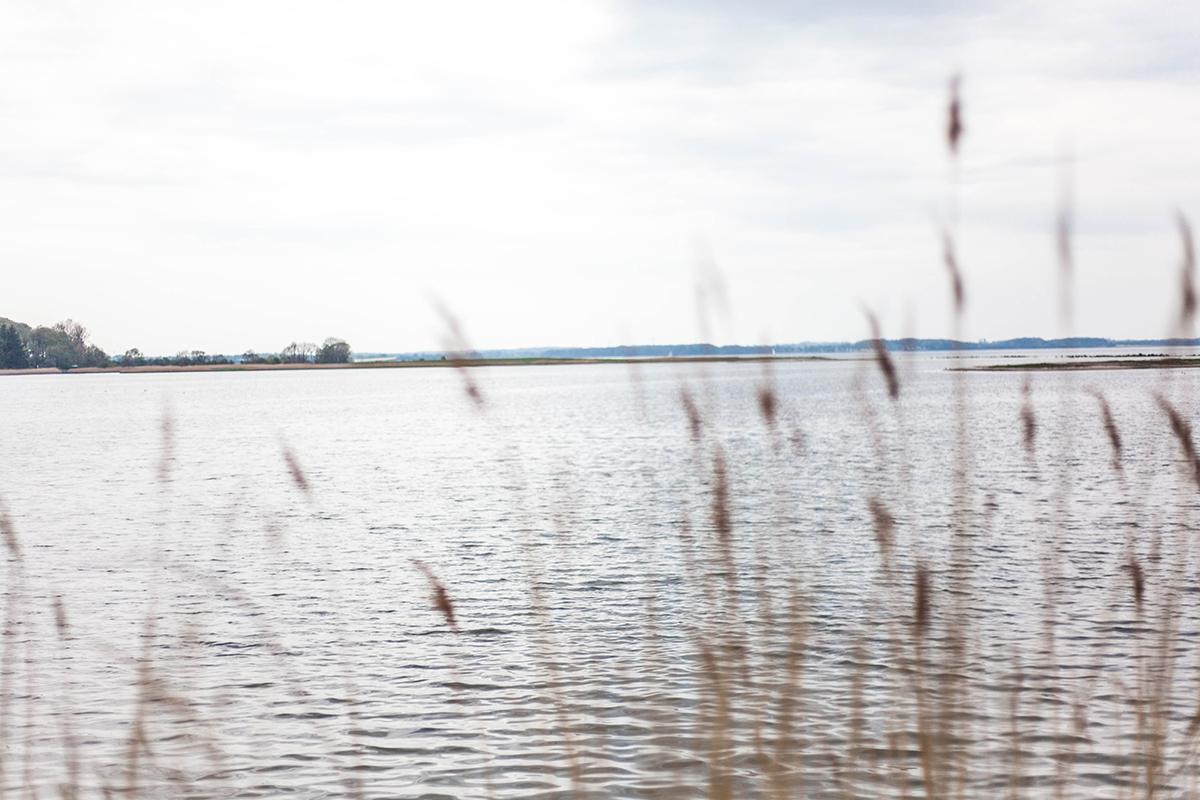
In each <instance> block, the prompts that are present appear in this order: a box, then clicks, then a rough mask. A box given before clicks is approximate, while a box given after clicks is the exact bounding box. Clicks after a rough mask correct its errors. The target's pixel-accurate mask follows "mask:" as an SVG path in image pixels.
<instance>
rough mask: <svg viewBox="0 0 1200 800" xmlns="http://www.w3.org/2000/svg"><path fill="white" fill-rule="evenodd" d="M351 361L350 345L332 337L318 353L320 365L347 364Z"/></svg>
mask: <svg viewBox="0 0 1200 800" xmlns="http://www.w3.org/2000/svg"><path fill="white" fill-rule="evenodd" d="M349 361H350V345H348V344H346V343H345V342H344V341H342V340H341V339H335V338H333V337H332V336H331V337H329V338H328V339H326V340H325V344H323V345H321V349H320V350H318V351H317V363H318V364H345V363H348V362H349Z"/></svg>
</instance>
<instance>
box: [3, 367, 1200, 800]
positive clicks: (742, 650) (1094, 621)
mask: <svg viewBox="0 0 1200 800" xmlns="http://www.w3.org/2000/svg"><path fill="white" fill-rule="evenodd" d="M949 363H950V362H949V361H948V360H947V359H944V358H939V357H933V356H920V357H914V358H912V359H908V360H902V361H901V362H899V369H900V377H901V382H902V389H901V396H900V398H899V400H898V401H895V402H893V401H892V400H890V399H889V398H888V397H887V395H886V392H885V389H884V387H883V383H882V381H881V379H880V377H879V375H878V373H877V370H876V369H875V367H874V366H873V365H872V364H870V363H861V362H830V363H819V362H804V363H776V364H773V365H772V366H771V367H770V369H769V370H768V371H764V367H763V366H762V365H759V364H713V365H674V364H672V365H665V364H646V365H641V366H640V367H636V368H631V367H629V366H627V365H596V366H569V367H568V366H560V367H522V368H487V369H478V370H474V371H473V372H472V376H473V380H474V381H475V383H476V384H477V386H478V387H479V389H480V391H481V392H482V397H483V403H482V404H481V405H477V404H475V403H474V402H472V400H471V399H470V398H469V396H468V395H467V394H466V392H464V384H463V376H462V375H460V374H458V373H456V372H455V371H453V370H447V369H404V370H400V369H392V370H356V371H337V372H321V371H313V372H258V373H188V374H142V375H65V376H30V377H5V378H0V401H2V402H3V408H4V421H5V424H4V425H3V432H2V433H0V498H2V499H3V501H4V503H5V505H6V507H7V511H8V514H9V517H10V519H11V522H12V526H13V527H14V528H15V531H16V536H17V542H18V544H19V548H20V557H19V558H15V557H13V554H12V552H11V550H10V551H9V552H8V556H9V557H8V559H7V565H6V573H5V580H6V594H5V615H6V617H5V619H6V621H5V629H4V632H5V636H4V637H3V642H2V645H3V650H2V652H0V659H2V662H0V675H2V677H3V683H2V685H0V703H3V706H2V707H0V720H2V721H0V725H2V726H3V730H0V737H2V743H3V750H2V751H0V757H2V759H3V760H2V762H0V767H2V768H3V770H4V774H3V781H4V785H5V786H7V787H8V789H9V790H10V791H16V790H19V789H21V788H30V787H33V788H36V793H37V796H42V797H46V796H56V795H58V794H63V795H64V796H65V795H68V794H70V792H71V790H72V787H78V788H79V793H80V794H81V795H82V796H88V797H90V796H101V795H102V794H103V792H104V791H105V790H106V789H110V790H113V791H121V790H124V791H130V790H132V791H134V792H143V793H145V795H146V796H153V797H164V796H188V797H192V796H196V797H259V796H261V797H275V796H283V795H286V796H292V797H300V798H317V797H371V798H384V797H452V798H468V797H470V798H474V797H498V798H518V797H520V798H525V797H575V796H579V797H583V796H596V797H660V796H664V797H701V796H729V797H774V796H813V797H835V796H836V797H847V796H864V797H865V796H871V797H878V796H896V797H899V796H911V797H917V796H924V792H925V789H924V788H923V787H924V782H925V781H927V780H928V781H932V783H933V792H934V794H935V796H939V797H949V796H958V795H961V796H971V797H993V796H997V793H1000V794H1005V795H1007V794H1009V793H1012V794H1014V795H1015V796H1029V797H1043V796H1045V797H1050V796H1055V793H1056V791H1057V789H1061V790H1062V791H1063V792H1064V793H1065V794H1066V795H1067V796H1072V797H1109V796H1111V797H1128V796H1143V795H1145V794H1147V791H1146V786H1145V784H1146V782H1147V781H1151V782H1157V783H1161V786H1160V788H1159V789H1158V790H1157V793H1158V794H1159V795H1162V796H1178V795H1184V794H1187V796H1194V795H1193V794H1189V793H1194V792H1195V790H1196V784H1197V770H1196V763H1195V752H1194V749H1195V745H1196V741H1195V737H1194V736H1193V735H1191V734H1192V732H1191V731H1190V729H1189V725H1190V723H1191V720H1192V719H1193V717H1194V716H1195V714H1196V713H1197V699H1198V698H1200V687H1198V684H1197V671H1198V668H1200V653H1198V651H1197V647H1196V645H1197V642H1196V636H1197V633H1198V631H1200V611H1198V609H1197V598H1198V592H1197V589H1198V587H1200V582H1198V581H1197V571H1196V567H1197V563H1196V562H1197V559H1196V557H1195V555H1194V553H1195V551H1196V548H1195V546H1194V545H1195V542H1193V541H1192V538H1193V537H1194V536H1195V534H1194V533H1193V532H1192V531H1193V528H1194V524H1195V522H1196V521H1197V511H1198V508H1200V507H1198V505H1197V497H1198V493H1197V483H1196V480H1195V478H1194V476H1193V474H1192V473H1190V472H1189V471H1188V469H1189V468H1188V467H1187V465H1186V464H1185V463H1183V452H1184V450H1183V448H1182V447H1181V445H1180V443H1179V441H1178V440H1177V439H1176V438H1175V436H1173V434H1172V432H1171V428H1170V425H1169V423H1168V417H1167V415H1166V413H1165V412H1164V410H1163V409H1162V407H1161V406H1160V404H1159V402H1158V401H1157V400H1156V399H1155V396H1156V393H1157V394H1158V395H1161V396H1163V397H1165V398H1169V400H1170V402H1172V403H1173V404H1174V405H1175V407H1176V408H1177V409H1178V410H1179V412H1180V413H1181V415H1182V418H1184V419H1186V420H1193V419H1194V418H1195V414H1194V412H1195V410H1196V409H1195V406H1194V404H1193V401H1192V398H1193V397H1194V396H1195V394H1196V388H1197V387H1196V377H1195V375H1194V373H1192V372H1190V371H1176V372H1170V373H1164V372H1160V371H1156V370H1145V371H1125V372H1086V373H1072V374H1065V373H1059V374H1049V373H1040V374H1035V375H1033V376H1032V382H1031V384H1030V393H1029V395H1028V397H1029V400H1028V402H1029V407H1030V408H1031V410H1032V414H1033V416H1032V420H1033V422H1034V427H1033V431H1034V434H1035V435H1034V438H1033V440H1032V448H1031V449H1027V448H1026V446H1025V442H1024V434H1023V431H1024V426H1023V422H1022V410H1021V409H1022V404H1023V403H1024V402H1025V399H1024V397H1025V395H1023V391H1022V386H1023V383H1024V381H1025V376H1024V375H1020V374H984V373H971V374H961V373H950V372H947V371H946V369H945V368H946V367H947V366H948V365H949ZM972 363H975V362H974V361H973V362H972ZM764 387H770V389H771V395H770V396H771V397H772V398H773V399H774V403H773V407H774V413H773V415H772V416H771V417H770V419H769V420H768V419H767V418H766V417H764V414H763V413H762V403H761V402H760V396H761V392H762V390H763V389H764ZM1093 389H1099V390H1101V391H1102V392H1103V393H1104V395H1105V396H1106V397H1107V400H1108V402H1109V404H1110V405H1111V409H1112V414H1113V417H1114V420H1115V422H1116V425H1117V426H1118V429H1119V431H1120V435H1121V437H1122V445H1123V447H1122V453H1121V460H1120V465H1121V469H1120V470H1118V469H1116V468H1115V467H1114V465H1113V450H1112V447H1111V444H1110V441H1109V438H1108V436H1107V435H1106V433H1105V428H1104V425H1103V423H1102V419H1101V415H1100V413H1099V403H1098V402H1097V400H1096V399H1095V398H1094V397H1093V396H1092V395H1091V394H1090V393H1089V392H1090V391H1091V390H1093ZM768 405H770V404H768ZM689 408H690V409H692V410H691V411H689ZM287 452H290V453H292V454H293V455H294V459H295V461H296V463H297V464H298V465H299V468H300V469H301V470H302V472H303V476H304V479H305V481H306V483H307V487H308V491H307V492H306V491H304V490H303V489H302V487H301V486H300V485H299V484H298V482H297V481H296V480H295V479H294V477H293V474H292V471H291V470H290V469H289V465H288V462H287V458H286V456H285V453H287ZM722 487H724V489H725V490H726V491H723V489H722ZM873 509H874V513H873ZM725 518H727V519H728V520H729V524H728V525H727V526H726V525H725V524H723V523H722V522H721V520H722V519H725ZM889 519H890V520H891V523H890V524H889ZM881 542H882V543H883V544H881ZM414 558H415V559H418V560H419V561H420V562H422V563H423V564H425V565H427V566H428V567H429V569H431V570H432V571H433V573H435V574H436V575H437V577H438V578H439V579H440V581H441V582H442V584H444V586H445V588H446V591H447V592H448V594H449V596H450V597H451V599H452V601H453V604H454V611H455V614H456V623H457V631H456V630H454V629H452V628H451V627H450V625H449V624H448V622H447V620H446V619H445V618H444V617H443V616H442V615H441V613H440V612H439V611H438V609H437V608H436V607H435V605H434V603H432V602H431V585H430V582H429V581H428V579H427V578H426V577H425V575H424V574H423V573H422V572H421V571H420V570H419V569H418V568H417V567H416V566H415V565H414V563H413V561H412V559H414ZM1131 565H1132V566H1131ZM1135 577H1136V578H1137V579H1136V580H1135ZM1135 584H1140V586H1141V587H1142V588H1141V591H1140V596H1141V601H1140V603H1139V602H1138V601H1137V595H1136V593H1135V591H1134V587H1135ZM918 595H920V596H922V597H923V598H925V599H924V602H923V603H922V602H920V601H918ZM56 607H57V608H58V609H60V610H61V611H62V618H61V620H59V619H58V618H57V617H56ZM918 609H922V610H921V611H920V613H918ZM59 622H61V623H62V624H61V625H60V624H59ZM1056 787H1057V789H1056ZM14 796H24V795H21V794H17V795H14ZM29 796H33V795H32V794H31V795H29Z"/></svg>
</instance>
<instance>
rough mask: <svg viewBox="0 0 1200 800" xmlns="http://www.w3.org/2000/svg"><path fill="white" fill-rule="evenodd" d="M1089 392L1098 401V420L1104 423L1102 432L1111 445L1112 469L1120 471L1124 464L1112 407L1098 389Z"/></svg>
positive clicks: (1119, 436) (1119, 435) (1119, 434)
mask: <svg viewBox="0 0 1200 800" xmlns="http://www.w3.org/2000/svg"><path fill="white" fill-rule="evenodd" d="M1091 394H1092V397H1095V398H1096V400H1097V401H1098V402H1099V403H1100V421H1101V422H1103V423H1104V432H1105V433H1106V434H1108V443H1109V445H1111V446H1112V451H1113V458H1112V465H1113V469H1115V470H1116V471H1117V472H1122V471H1123V470H1124V464H1123V461H1122V459H1121V433H1120V431H1118V430H1117V423H1116V420H1114V419H1113V415H1112V409H1111V408H1110V407H1109V405H1108V400H1107V399H1106V398H1105V397H1104V395H1103V394H1102V393H1101V392H1100V390H1099V389H1092V390H1091Z"/></svg>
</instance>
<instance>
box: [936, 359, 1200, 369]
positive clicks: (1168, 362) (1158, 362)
mask: <svg viewBox="0 0 1200 800" xmlns="http://www.w3.org/2000/svg"><path fill="white" fill-rule="evenodd" d="M1193 367H1200V358H1140V359H1130V358H1118V359H1109V360H1104V361H1042V362H1037V363H1034V364H989V365H986V366H978V367H952V368H951V371H952V372H1061V371H1065V370H1098V369H1190V368H1193Z"/></svg>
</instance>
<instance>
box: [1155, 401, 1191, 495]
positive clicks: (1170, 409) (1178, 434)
mask: <svg viewBox="0 0 1200 800" xmlns="http://www.w3.org/2000/svg"><path fill="white" fill-rule="evenodd" d="M1154 399H1155V400H1156V401H1157V402H1158V406H1159V408H1161V409H1162V410H1163V413H1165V414H1166V415H1167V420H1168V421H1169V422H1170V423H1171V433H1173V434H1175V438H1176V439H1177V440H1178V441H1179V446H1180V447H1181V448H1182V449H1183V458H1184V461H1186V462H1187V465H1188V470H1189V471H1190V472H1191V477H1192V480H1193V481H1195V483H1196V487H1197V488H1200V459H1197V457H1196V445H1195V443H1194V442H1193V441H1192V426H1191V425H1189V424H1188V422H1187V420H1185V419H1184V418H1183V416H1182V415H1181V414H1180V413H1179V412H1178V411H1177V410H1176V409H1175V406H1173V405H1171V403H1170V402H1169V401H1168V400H1167V399H1166V398H1165V397H1163V396H1162V395H1161V394H1155V395H1154Z"/></svg>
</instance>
